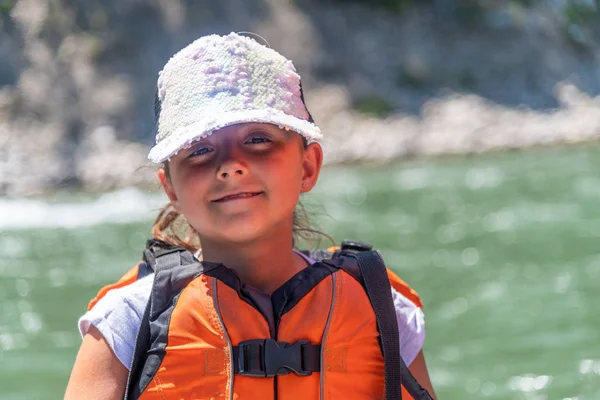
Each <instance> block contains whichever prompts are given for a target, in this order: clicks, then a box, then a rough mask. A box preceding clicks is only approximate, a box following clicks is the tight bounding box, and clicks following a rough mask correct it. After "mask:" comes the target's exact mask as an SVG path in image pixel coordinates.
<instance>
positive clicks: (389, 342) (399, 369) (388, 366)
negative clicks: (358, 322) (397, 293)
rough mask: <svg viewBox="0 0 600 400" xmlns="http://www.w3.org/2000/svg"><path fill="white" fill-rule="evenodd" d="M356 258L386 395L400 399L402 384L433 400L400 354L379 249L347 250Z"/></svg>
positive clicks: (415, 395) (416, 396) (423, 398)
mask: <svg viewBox="0 0 600 400" xmlns="http://www.w3.org/2000/svg"><path fill="white" fill-rule="evenodd" d="M348 255H350V256H352V257H355V258H356V260H357V261H358V268H359V269H360V274H361V276H362V279H363V281H364V286H365V291H366V292H367V296H368V297H369V300H370V301H371V306H372V307H373V311H374V312H375V318H376V320H377V327H378V329H379V336H380V339H381V349H382V353H383V361H384V370H385V398H386V399H387V400H401V399H402V388H401V385H403V386H404V387H405V388H406V390H407V391H408V393H410V395H411V396H412V397H413V398H414V399H415V400H433V399H432V397H431V396H430V395H429V393H427V390H425V389H423V387H421V385H420V384H419V383H418V382H417V380H416V379H415V378H414V377H413V376H412V374H411V373H410V371H409V370H408V368H407V367H406V364H405V363H404V360H402V357H401V356H400V334H399V332H398V321H397V320H396V310H395V308H394V301H393V299H392V288H391V285H390V280H389V279H388V277H387V271H386V267H385V263H384V262H383V258H382V257H381V254H380V253H379V252H378V251H360V252H352V253H350V254H348Z"/></svg>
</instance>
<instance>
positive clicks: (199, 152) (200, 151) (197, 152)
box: [188, 147, 213, 158]
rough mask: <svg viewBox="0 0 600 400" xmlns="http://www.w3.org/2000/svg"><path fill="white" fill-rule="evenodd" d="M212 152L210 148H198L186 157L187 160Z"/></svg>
mask: <svg viewBox="0 0 600 400" xmlns="http://www.w3.org/2000/svg"><path fill="white" fill-rule="evenodd" d="M212 151H213V149H212V148H211V147H198V148H196V149H194V150H193V151H191V152H190V154H189V155H188V158H191V157H196V156H202V155H205V154H208V153H210V152H212Z"/></svg>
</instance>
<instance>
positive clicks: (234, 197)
mask: <svg viewBox="0 0 600 400" xmlns="http://www.w3.org/2000/svg"><path fill="white" fill-rule="evenodd" d="M261 193H262V192H244V193H237V194H232V195H230V196H225V197H221V198H220V199H217V200H213V201H214V202H217V203H220V202H224V201H231V200H240V199H248V198H251V197H255V196H258V195H259V194H261Z"/></svg>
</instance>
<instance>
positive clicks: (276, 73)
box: [148, 33, 322, 163]
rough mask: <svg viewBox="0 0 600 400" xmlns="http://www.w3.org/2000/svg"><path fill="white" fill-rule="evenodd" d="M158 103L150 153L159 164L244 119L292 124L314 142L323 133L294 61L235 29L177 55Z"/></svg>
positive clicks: (163, 78) (165, 70)
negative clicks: (311, 111)
mask: <svg viewBox="0 0 600 400" xmlns="http://www.w3.org/2000/svg"><path fill="white" fill-rule="evenodd" d="M156 101H157V104H156V108H157V113H156V114H157V134H156V145H155V146H154V147H153V148H152V149H151V150H150V154H149V155H148V158H149V159H150V161H152V162H154V163H161V162H164V161H165V160H167V159H169V158H170V157H172V156H173V155H175V154H176V153H177V152H178V151H179V150H181V149H182V148H185V147H187V146H189V145H190V144H191V143H192V142H193V141H195V140H198V139H200V138H202V137H206V136H208V135H210V134H211V133H213V132H214V131H216V130H218V129H220V128H223V127H226V126H229V125H234V124H238V123H243V122H261V123H271V124H274V125H278V126H280V127H282V128H284V127H287V128H289V129H291V130H293V131H295V132H297V133H299V134H301V135H302V136H304V137H305V138H306V139H307V141H308V142H309V143H310V142H315V141H318V140H319V139H321V137H322V135H321V131H320V129H319V128H318V127H317V126H316V125H315V124H314V123H312V122H311V121H310V120H311V118H310V115H309V113H308V110H307V109H306V106H305V104H304V102H303V100H302V95H301V88H300V75H298V73H297V72H296V69H295V68H294V65H293V64H292V62H291V61H290V60H288V59H286V58H285V57H284V56H282V55H281V54H279V53H277V52H276V51H275V50H273V49H270V48H268V47H265V46H263V45H261V44H259V43H258V42H256V41H255V40H254V39H251V38H249V37H246V36H240V35H237V34H235V33H231V34H229V35H227V36H219V35H210V36H204V37H201V38H200V39H198V40H196V41H194V42H193V43H191V44H190V45H188V46H187V47H185V48H184V49H183V50H181V51H179V52H178V53H177V54H175V55H174V56H173V57H172V58H171V59H170V60H169V61H168V62H167V64H166V65H165V67H164V68H163V70H162V71H161V72H160V73H159V77H158V92H157V99H156Z"/></svg>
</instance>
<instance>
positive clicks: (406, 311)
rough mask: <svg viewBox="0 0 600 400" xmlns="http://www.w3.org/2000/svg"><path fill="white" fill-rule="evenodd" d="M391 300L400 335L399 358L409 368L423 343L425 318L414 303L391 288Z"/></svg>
mask: <svg viewBox="0 0 600 400" xmlns="http://www.w3.org/2000/svg"><path fill="white" fill-rule="evenodd" d="M392 299H393V300H394V308H395V309H396V319H397V320H398V332H399V333H400V356H401V357H402V359H403V360H404V363H405V364H406V365H407V366H409V365H410V364H412V362H413V361H414V360H415V358H416V357H417V354H419V351H421V349H422V348H423V343H424V342H425V316H424V315H423V310H421V308H419V307H418V306H417V305H416V304H415V303H413V302H412V301H410V300H409V299H408V298H406V297H405V296H403V295H402V294H401V293H400V292H398V291H397V290H395V289H394V288H392Z"/></svg>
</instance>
